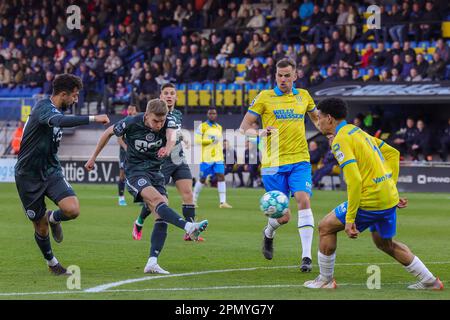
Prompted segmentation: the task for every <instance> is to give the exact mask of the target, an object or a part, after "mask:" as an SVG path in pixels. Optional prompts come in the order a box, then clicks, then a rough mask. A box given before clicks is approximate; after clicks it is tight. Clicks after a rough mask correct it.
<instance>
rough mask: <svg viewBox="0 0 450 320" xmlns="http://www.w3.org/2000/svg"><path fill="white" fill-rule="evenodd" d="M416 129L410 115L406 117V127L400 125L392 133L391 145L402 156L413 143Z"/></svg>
mask: <svg viewBox="0 0 450 320" xmlns="http://www.w3.org/2000/svg"><path fill="white" fill-rule="evenodd" d="M417 134H418V130H417V128H416V127H415V122H414V119H413V118H412V117H408V118H407V119H406V127H402V128H401V129H400V130H398V131H397V132H396V133H395V134H394V135H393V141H392V146H393V147H395V148H396V149H397V150H398V151H399V152H400V154H401V155H402V156H404V155H405V154H406V153H407V152H408V151H409V149H410V148H411V147H412V145H413V144H414V141H415V139H416V136H417Z"/></svg>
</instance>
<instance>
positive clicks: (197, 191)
mask: <svg viewBox="0 0 450 320" xmlns="http://www.w3.org/2000/svg"><path fill="white" fill-rule="evenodd" d="M205 182H206V179H203V178H200V180H197V182H196V183H195V186H194V204H195V207H198V205H197V203H198V197H199V196H200V192H201V191H202V189H203V187H204V186H205Z"/></svg>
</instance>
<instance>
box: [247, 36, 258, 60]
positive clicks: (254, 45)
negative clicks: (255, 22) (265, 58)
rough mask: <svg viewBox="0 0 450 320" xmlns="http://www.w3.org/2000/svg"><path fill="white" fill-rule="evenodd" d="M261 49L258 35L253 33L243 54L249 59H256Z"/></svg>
mask: <svg viewBox="0 0 450 320" xmlns="http://www.w3.org/2000/svg"><path fill="white" fill-rule="evenodd" d="M260 47H261V38H260V36H259V34H258V33H254V34H253V36H252V41H250V42H249V44H248V47H247V49H245V51H244V53H245V54H246V55H249V56H251V57H256V56H257V55H258V50H259V49H260Z"/></svg>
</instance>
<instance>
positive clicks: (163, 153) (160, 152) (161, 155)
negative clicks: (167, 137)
mask: <svg viewBox="0 0 450 320" xmlns="http://www.w3.org/2000/svg"><path fill="white" fill-rule="evenodd" d="M169 154H170V150H169V149H167V148H166V147H162V148H161V149H159V150H158V158H165V157H167V156H169Z"/></svg>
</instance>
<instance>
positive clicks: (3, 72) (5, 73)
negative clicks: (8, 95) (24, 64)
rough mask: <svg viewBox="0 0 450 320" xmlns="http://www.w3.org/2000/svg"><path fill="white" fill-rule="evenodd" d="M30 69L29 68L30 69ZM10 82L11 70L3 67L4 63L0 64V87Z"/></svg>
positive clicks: (6, 85)
mask: <svg viewBox="0 0 450 320" xmlns="http://www.w3.org/2000/svg"><path fill="white" fill-rule="evenodd" d="M30 70H31V69H30ZM10 83H11V72H10V71H9V70H8V69H6V68H5V65H4V64H3V63H2V64H0V88H5V87H8V86H9V84H10Z"/></svg>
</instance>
